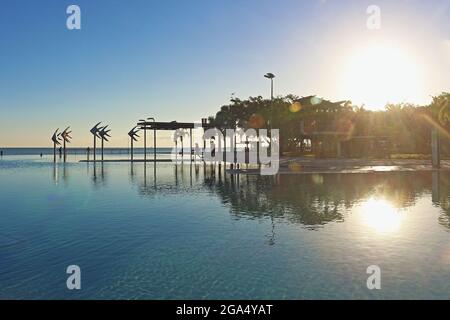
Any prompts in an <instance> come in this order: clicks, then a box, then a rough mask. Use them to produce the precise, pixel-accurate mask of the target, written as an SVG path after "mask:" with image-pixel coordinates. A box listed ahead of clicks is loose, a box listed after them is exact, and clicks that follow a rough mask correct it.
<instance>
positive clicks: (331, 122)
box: [209, 93, 450, 156]
mask: <svg viewBox="0 0 450 320" xmlns="http://www.w3.org/2000/svg"><path fill="white" fill-rule="evenodd" d="M449 110H450V94H449V93H442V94H441V95H439V96H437V97H433V101H432V103H431V104H430V105H429V106H417V105H413V104H410V103H401V104H388V105H386V108H385V111H369V110H366V109H364V106H354V105H353V104H352V103H351V101H338V102H331V101H329V100H326V99H321V98H319V97H317V96H306V97H301V98H299V97H298V96H295V95H287V96H284V97H283V96H279V97H276V98H274V99H273V100H270V99H264V98H263V97H261V96H257V97H249V98H248V99H245V100H241V99H239V98H232V99H231V101H230V104H228V105H224V106H222V107H221V108H220V111H219V112H217V114H216V115H215V116H214V117H210V118H209V119H210V122H211V123H212V124H213V125H214V126H215V127H217V128H219V129H221V130H224V129H226V128H242V129H244V130H246V129H249V128H254V129H266V128H275V129H279V130H280V148H281V151H282V152H283V151H296V150H297V149H298V147H299V145H300V144H301V143H302V141H303V140H304V139H310V140H311V141H312V143H313V149H315V150H316V151H317V150H319V149H324V148H325V149H326V148H328V147H330V148H333V147H335V146H336V142H337V141H342V142H343V144H344V145H346V146H347V148H346V149H345V150H346V153H347V156H367V155H368V153H370V152H378V153H379V152H380V149H379V146H378V147H377V143H378V144H380V143H381V142H382V143H381V144H383V143H384V144H386V141H387V142H388V146H386V145H383V146H382V147H383V148H388V150H387V152H389V153H413V154H428V153H429V152H430V143H431V142H430V136H431V134H430V130H431V127H432V126H433V125H434V126H435V125H436V123H440V124H441V126H442V128H443V130H446V131H447V132H448V131H449V130H448V126H449V124H450V117H449V114H450V112H449ZM447 142H448V141H447ZM369 144H370V145H371V146H369ZM374 145H375V147H374ZM445 149H447V148H446V147H445V146H444V151H445ZM371 150H372V151H371ZM448 152H449V153H450V147H449V148H448Z"/></svg>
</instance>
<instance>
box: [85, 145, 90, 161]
mask: <svg viewBox="0 0 450 320" xmlns="http://www.w3.org/2000/svg"><path fill="white" fill-rule="evenodd" d="M90 153H91V148H89V147H87V148H86V155H87V160H88V161H89V154H90Z"/></svg>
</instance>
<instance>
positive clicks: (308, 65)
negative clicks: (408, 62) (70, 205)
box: [0, 0, 450, 147]
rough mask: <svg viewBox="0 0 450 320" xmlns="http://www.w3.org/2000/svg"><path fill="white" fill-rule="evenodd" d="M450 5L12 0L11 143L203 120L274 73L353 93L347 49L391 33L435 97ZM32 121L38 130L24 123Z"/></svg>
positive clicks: (7, 108)
mask: <svg viewBox="0 0 450 320" xmlns="http://www.w3.org/2000/svg"><path fill="white" fill-rule="evenodd" d="M449 3H450V2H449V1H448V0H432V1H419V0H417V1H414V0H409V1H406V0H399V1H361V0H355V1H343V0H327V1H325V0H306V1H299V0H292V1H291V0H282V1H275V0H246V1H244V0H220V1H219V0H192V1H174V0H168V1H167V0H165V1H152V0H128V1H125V0H122V1H119V0H108V1H106V0H73V1H64V0H46V1H42V0H41V1H38V0H36V1H25V0H2V1H1V3H0V41H1V45H0V110H1V116H0V125H1V127H0V147H1V146H15V145H17V146H46V145H49V144H50V143H49V137H50V135H51V133H52V131H53V130H54V129H55V128H57V127H60V128H63V127H64V126H66V125H71V126H72V127H73V130H74V145H76V146H85V145H88V144H89V143H90V140H91V139H90V136H89V133H88V129H89V128H90V127H91V126H92V125H93V124H94V123H96V122H97V121H105V122H106V123H110V124H111V127H112V129H113V138H114V139H113V141H112V143H111V145H115V146H117V145H126V143H127V138H126V132H127V131H128V129H130V128H131V126H132V125H133V124H134V123H135V121H136V120H137V119H139V118H140V117H143V116H155V117H156V118H157V119H158V120H164V121H166V120H167V121H171V120H175V119H176V120H187V121H193V120H200V118H201V117H203V116H208V115H213V114H215V112H216V111H217V110H218V109H219V107H220V106H221V105H223V104H226V103H227V102H228V100H229V98H230V95H231V93H233V92H235V93H236V95H237V96H240V97H248V96H250V95H264V96H267V95H268V94H269V84H268V82H267V80H266V79H264V78H263V74H264V73H266V72H273V73H275V74H276V75H277V78H276V79H275V80H276V82H275V93H276V94H287V93H293V94H297V95H309V94H318V95H320V96H323V97H325V98H330V99H341V98H344V97H342V96H341V93H340V91H339V90H338V85H337V83H338V82H339V79H340V72H341V71H340V70H341V66H342V65H344V63H343V61H345V56H346V52H347V51H346V50H349V49H348V48H349V47H350V44H352V43H364V42H365V41H373V40H374V39H379V38H382V37H385V38H386V39H387V38H389V39H390V41H391V42H394V43H398V42H401V43H403V42H404V45H405V46H404V47H405V48H410V49H411V48H412V49H411V51H414V53H415V55H416V56H417V57H418V59H421V65H423V66H425V67H426V68H425V69H426V71H427V75H428V78H427V79H432V81H431V80H430V81H428V80H427V83H426V86H427V87H426V94H427V95H430V94H436V93H439V92H440V91H443V90H449V89H450V76H449V74H450V72H449V71H450V61H449V58H448V57H450V6H449ZM70 4H77V5H79V6H80V7H81V17H82V29H81V30H76V31H69V30H67V28H66V18H67V14H66V8H67V6H68V5H70ZM370 4H377V5H379V6H380V8H381V9H382V11H381V13H382V23H383V24H382V28H381V29H380V30H379V31H377V32H373V31H369V30H367V28H366V20H367V14H366V8H367V6H368V5H370ZM347 53H348V52H347ZM428 64H429V65H428ZM348 98H351V97H348ZM412 102H416V101H412ZM417 102H418V103H422V102H424V101H417ZM22 126H26V127H31V128H32V129H31V130H30V131H32V132H33V133H32V134H31V136H29V137H27V136H26V134H24V133H22V132H20V130H19V132H18V133H13V131H14V130H15V128H17V127H22Z"/></svg>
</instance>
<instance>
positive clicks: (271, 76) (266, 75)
mask: <svg viewBox="0 0 450 320" xmlns="http://www.w3.org/2000/svg"><path fill="white" fill-rule="evenodd" d="M264 78H267V79H270V99H271V100H273V79H274V78H275V75H274V74H273V73H270V72H269V73H266V74H265V75H264Z"/></svg>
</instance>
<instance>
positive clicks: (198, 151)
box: [194, 143, 202, 159]
mask: <svg viewBox="0 0 450 320" xmlns="http://www.w3.org/2000/svg"><path fill="white" fill-rule="evenodd" d="M194 157H195V158H197V157H199V158H200V159H201V158H202V156H201V154H200V146H199V145H198V143H196V144H195V150H194Z"/></svg>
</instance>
